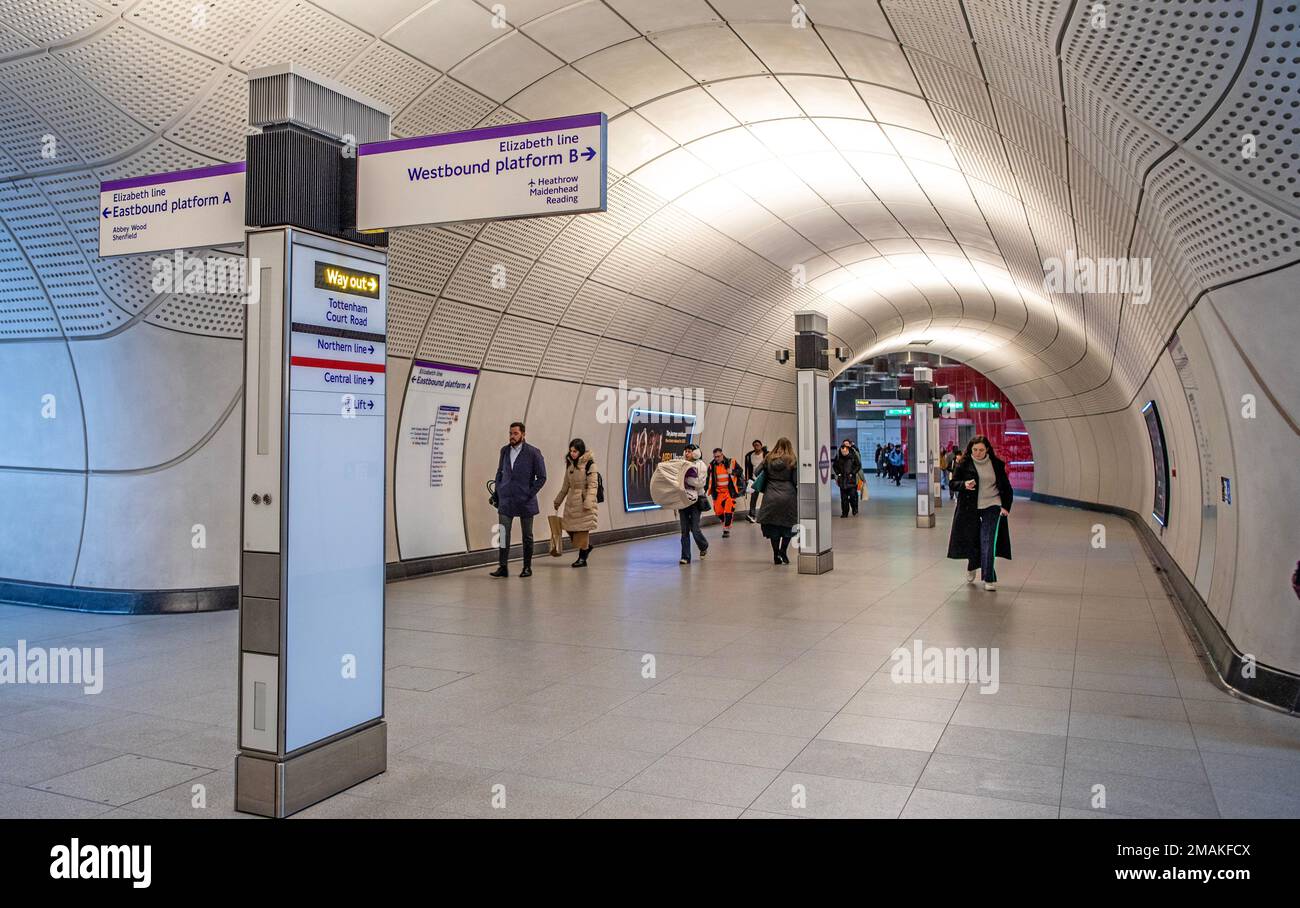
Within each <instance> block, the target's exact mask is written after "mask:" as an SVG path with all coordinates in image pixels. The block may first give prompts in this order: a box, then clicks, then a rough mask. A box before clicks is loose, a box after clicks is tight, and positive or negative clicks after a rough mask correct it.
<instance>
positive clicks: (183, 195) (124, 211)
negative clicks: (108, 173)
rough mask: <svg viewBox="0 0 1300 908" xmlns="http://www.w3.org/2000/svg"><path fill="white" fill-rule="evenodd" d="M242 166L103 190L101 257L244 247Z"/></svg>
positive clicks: (115, 183)
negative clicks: (221, 247)
mask: <svg viewBox="0 0 1300 908" xmlns="http://www.w3.org/2000/svg"><path fill="white" fill-rule="evenodd" d="M244 170H245V164H244V162H243V161H237V162H236V163H234V164H217V165H214V166H212V167H200V168H198V169H197V170H179V171H176V172H174V173H155V174H150V175H148V176H143V177H131V178H130V179H126V180H109V181H108V182H106V183H100V184H99V255H100V257H101V258H107V257H108V256H112V255H135V254H138V253H142V252H161V251H164V250H169V249H189V248H191V247H193V246H226V245H231V244H233V243H242V242H243V241H244Z"/></svg>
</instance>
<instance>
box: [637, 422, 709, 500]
mask: <svg viewBox="0 0 1300 908" xmlns="http://www.w3.org/2000/svg"><path fill="white" fill-rule="evenodd" d="M694 438H695V417H694V416H691V415H689V414H685V413H661V412H659V411H658V410H633V411H632V412H631V413H630V414H629V415H628V420H627V437H626V438H625V440H624V442H623V509H624V510H627V511H651V510H654V509H656V508H658V507H659V505H657V504H655V503H654V501H653V500H651V498H650V477H651V475H652V474H653V473H654V471H655V466H656V465H657V464H659V463H660V462H662V461H665V460H672V459H673V458H674V457H681V456H682V452H683V451H685V449H686V446H687V445H688V444H690V443H691V442H692V441H693V440H694Z"/></svg>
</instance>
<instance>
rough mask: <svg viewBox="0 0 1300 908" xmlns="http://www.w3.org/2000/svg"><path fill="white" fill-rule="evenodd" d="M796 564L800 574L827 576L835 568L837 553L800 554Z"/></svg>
mask: <svg viewBox="0 0 1300 908" xmlns="http://www.w3.org/2000/svg"><path fill="white" fill-rule="evenodd" d="M796 564H797V565H798V568H799V573H800V574H825V573H826V572H828V571H830V570H832V569H833V568H834V567H835V552H834V551H827V552H822V553H821V554H817V553H816V552H800V553H799V558H798V560H797V562H796Z"/></svg>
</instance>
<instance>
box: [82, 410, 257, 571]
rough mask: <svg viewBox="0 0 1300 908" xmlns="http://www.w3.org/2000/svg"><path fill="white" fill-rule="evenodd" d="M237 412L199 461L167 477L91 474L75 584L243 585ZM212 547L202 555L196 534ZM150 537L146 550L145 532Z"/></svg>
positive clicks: (158, 474)
mask: <svg viewBox="0 0 1300 908" xmlns="http://www.w3.org/2000/svg"><path fill="white" fill-rule="evenodd" d="M241 425H242V419H241V418H240V416H239V413H238V411H236V412H235V413H234V414H232V416H231V418H229V419H227V420H226V421H225V422H224V423H223V424H222V426H221V428H220V429H219V430H218V432H217V434H216V435H214V436H213V437H212V439H211V440H210V441H209V442H208V443H207V444H205V445H204V446H203V447H202V448H200V449H199V450H197V451H196V452H194V454H193V455H192V456H190V457H188V458H186V459H185V460H182V461H181V462H179V463H177V464H174V465H173V466H170V467H168V468H167V469H165V470H159V471H157V472H149V473H124V474H108V475H105V474H92V475H91V477H90V481H89V483H88V486H87V492H86V526H85V532H84V538H83V540H82V543H81V558H80V561H79V562H78V564H77V575H76V578H75V579H74V581H73V582H74V583H75V584H76V585H78V586H93V587H104V588H108V589H127V590H131V589H146V590H148V589H193V588H202V587H212V586H233V585H235V584H236V583H238V582H239V471H238V470H237V469H235V470H232V469H230V464H237V463H239V459H240V451H239V445H240V427H241ZM200 525H201V526H202V527H203V534H204V535H205V536H206V547H204V548H196V547H195V546H194V540H195V539H196V538H197V536H196V532H197V531H196V530H195V527H196V526H200ZM139 528H144V529H143V532H144V533H146V534H147V544H142V539H141V534H140V529H139Z"/></svg>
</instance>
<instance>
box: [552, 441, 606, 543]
mask: <svg viewBox="0 0 1300 908" xmlns="http://www.w3.org/2000/svg"><path fill="white" fill-rule="evenodd" d="M599 489H600V473H598V472H597V471H596V464H595V458H594V457H593V456H592V453H591V452H590V451H588V450H587V443H586V442H584V441H583V440H582V439H581V438H575V439H573V441H571V442H569V453H568V455H567V456H566V457H565V458H564V484H563V485H561V486H560V491H559V494H557V495H556V496H555V510H557V511H558V510H559V509H560V505H564V513H563V514H562V515H561V517H560V522H561V525H562V526H563V527H564V532H566V533H568V534H569V538H570V539H572V540H573V545H574V547H575V548H576V549H577V550H578V560H577V561H575V562H573V564H571V565H570V567H576V568H582V567H586V566H587V556H589V555H590V554H591V534H592V532H593V531H595V529H596V524H597V522H598V520H599V504H598V503H597V497H598V494H597V493H598V492H599Z"/></svg>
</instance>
